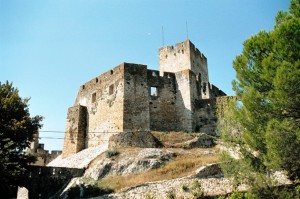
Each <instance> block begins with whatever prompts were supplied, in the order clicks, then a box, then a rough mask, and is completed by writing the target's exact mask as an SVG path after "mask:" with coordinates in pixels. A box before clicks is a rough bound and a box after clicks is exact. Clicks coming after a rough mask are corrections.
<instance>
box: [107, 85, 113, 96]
mask: <svg viewBox="0 0 300 199" xmlns="http://www.w3.org/2000/svg"><path fill="white" fill-rule="evenodd" d="M108 93H109V95H112V94H113V93H114V85H113V84H112V85H110V86H109V92H108Z"/></svg>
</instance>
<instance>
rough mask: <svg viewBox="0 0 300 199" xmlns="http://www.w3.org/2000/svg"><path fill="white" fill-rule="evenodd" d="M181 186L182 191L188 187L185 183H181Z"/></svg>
mask: <svg viewBox="0 0 300 199" xmlns="http://www.w3.org/2000/svg"><path fill="white" fill-rule="evenodd" d="M181 188H182V190H183V191H188V190H189V188H188V186H187V185H186V184H182V186H181Z"/></svg>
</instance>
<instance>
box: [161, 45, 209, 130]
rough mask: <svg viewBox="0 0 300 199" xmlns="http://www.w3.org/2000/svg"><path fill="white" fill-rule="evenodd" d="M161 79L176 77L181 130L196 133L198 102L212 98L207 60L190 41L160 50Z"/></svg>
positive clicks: (178, 116)
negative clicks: (170, 73)
mask: <svg viewBox="0 0 300 199" xmlns="http://www.w3.org/2000/svg"><path fill="white" fill-rule="evenodd" d="M159 71H160V75H163V74H164V73H165V72H172V73H175V76H176V83H177V86H176V88H177V92H176V95H177V96H176V98H177V104H176V106H177V108H178V112H177V113H178V115H177V118H179V129H182V130H184V131H194V130H195V127H196V124H195V120H196V118H195V112H194V111H195V107H194V106H195V102H196V101H197V100H201V99H208V98H210V93H209V91H210V90H209V83H208V82H209V79H208V69H207V59H206V57H205V56H204V55H203V54H202V53H201V52H200V51H199V50H198V49H197V48H196V47H195V45H194V44H193V43H192V42H191V41H190V40H186V41H183V42H180V43H177V44H176V45H175V46H165V47H162V48H160V49H159Z"/></svg>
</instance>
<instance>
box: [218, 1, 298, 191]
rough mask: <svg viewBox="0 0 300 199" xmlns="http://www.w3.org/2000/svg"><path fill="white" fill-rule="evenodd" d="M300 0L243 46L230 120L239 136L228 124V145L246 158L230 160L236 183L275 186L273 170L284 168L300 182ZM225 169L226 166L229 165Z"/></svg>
mask: <svg viewBox="0 0 300 199" xmlns="http://www.w3.org/2000/svg"><path fill="white" fill-rule="evenodd" d="M299 55H300V0H292V1H291V4H290V11H289V12H282V11H280V12H278V14H277V17H276V24H275V26H274V29H273V30H271V31H260V32H259V33H257V34H256V35H254V36H251V37H250V38H249V39H247V40H246V41H245V42H244V48H243V51H242V53H241V54H240V55H238V56H237V57H236V59H235V60H234V62H233V67H234V69H235V70H236V80H234V81H233V89H234V91H235V92H236V95H237V98H238V99H239V102H240V104H236V103H235V102H236V101H235V102H233V101H231V103H230V106H228V109H227V116H225V117H224V120H225V121H230V123H231V124H233V125H232V126H231V127H230V128H231V129H232V128H233V127H234V128H236V129H239V131H238V135H239V136H236V133H235V135H234V134H233V133H232V131H230V128H228V125H227V126H226V125H224V124H225V123H226V122H224V121H223V123H222V124H221V125H220V131H221V132H222V133H223V135H222V136H223V141H224V142H225V143H226V144H227V145H228V146H231V147H236V146H239V152H240V153H241V156H242V157H243V158H242V159H241V160H234V159H230V158H229V156H227V159H226V160H228V159H230V161H231V162H232V164H230V165H227V169H225V170H227V171H228V172H230V170H231V169H230V168H235V169H236V170H235V171H234V172H231V173H232V174H234V175H235V177H236V178H235V179H237V180H238V181H239V182H244V183H248V184H251V185H253V186H254V185H257V186H269V185H272V183H273V182H272V181H269V180H270V179H268V178H266V177H265V176H266V175H265V174H266V173H269V171H276V170H285V171H287V172H288V176H289V178H290V179H292V180H297V179H299V178H300V158H299V157H300V59H299V57H300V56H299ZM225 167H226V166H225Z"/></svg>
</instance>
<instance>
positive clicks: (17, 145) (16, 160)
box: [0, 82, 42, 195]
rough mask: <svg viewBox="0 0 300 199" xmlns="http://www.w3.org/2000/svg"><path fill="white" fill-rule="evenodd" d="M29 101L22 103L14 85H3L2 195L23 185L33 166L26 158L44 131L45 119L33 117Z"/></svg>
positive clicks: (0, 100)
mask: <svg viewBox="0 0 300 199" xmlns="http://www.w3.org/2000/svg"><path fill="white" fill-rule="evenodd" d="M28 101H29V99H28V98H26V99H22V98H21V97H20V96H19V91H18V89H16V88H14V87H13V85H12V83H9V82H6V83H5V84H2V83H1V82H0V193H1V195H2V194H4V193H6V194H8V193H9V192H10V190H11V188H12V187H15V186H16V185H18V184H20V183H21V180H22V178H21V176H22V175H23V174H24V173H25V171H26V168H27V166H28V164H29V163H32V162H33V161H34V160H35V158H33V157H31V156H28V155H26V154H25V149H26V147H28V146H29V144H30V142H31V141H32V140H33V134H34V133H35V132H37V130H38V129H39V128H40V127H41V124H40V122H41V121H42V117H41V116H35V117H30V114H29V109H28Z"/></svg>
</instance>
